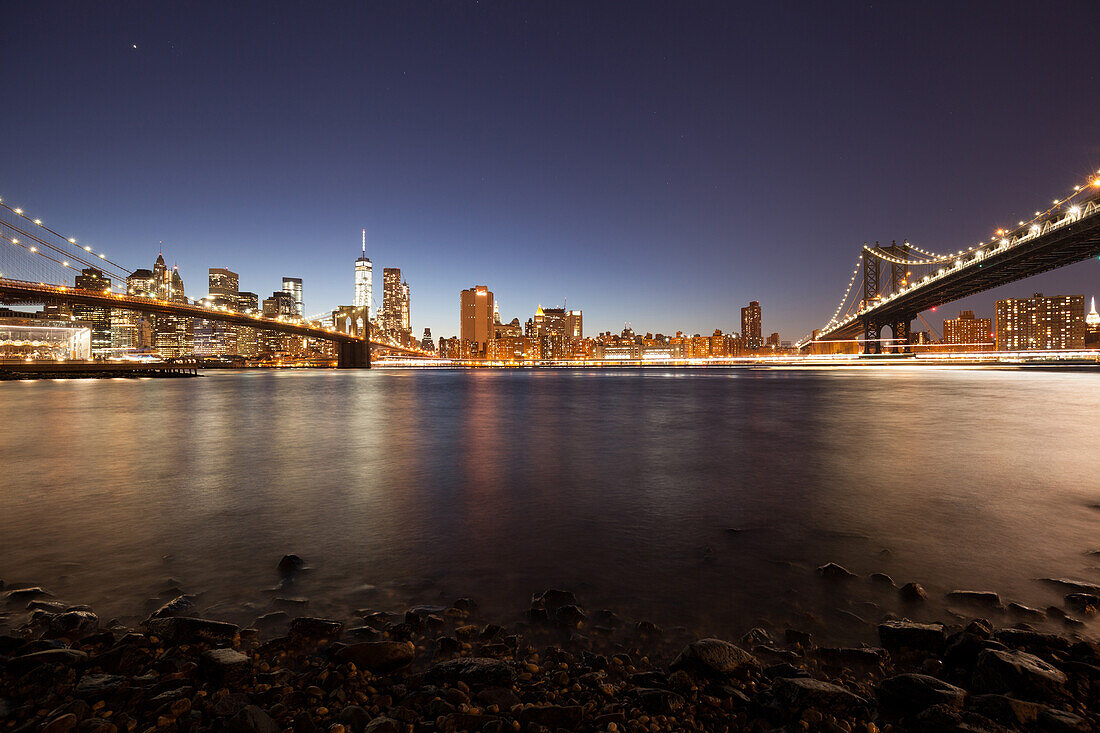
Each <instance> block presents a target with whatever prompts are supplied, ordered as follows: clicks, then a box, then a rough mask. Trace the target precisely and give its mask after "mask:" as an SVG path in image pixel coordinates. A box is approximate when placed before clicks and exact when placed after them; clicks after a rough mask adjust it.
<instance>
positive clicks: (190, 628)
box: [146, 616, 240, 644]
mask: <svg viewBox="0 0 1100 733" xmlns="http://www.w3.org/2000/svg"><path fill="white" fill-rule="evenodd" d="M146 627H147V628H148V629H149V633H150V634H153V635H154V636H157V637H159V638H161V639H163V640H164V641H166V642H168V643H170V644H187V643H193V642H197V641H204V642H208V643H214V644H217V643H225V642H231V641H233V640H234V638H235V637H236V636H237V634H238V633H239V632H240V627H239V626H237V625H235V624H229V623H225V622H224V621H211V620H209V619H204V618H192V617H190V616H172V617H169V618H158V619H150V620H149V621H147V622H146Z"/></svg>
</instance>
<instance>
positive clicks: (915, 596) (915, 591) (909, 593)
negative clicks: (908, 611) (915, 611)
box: [898, 583, 928, 603]
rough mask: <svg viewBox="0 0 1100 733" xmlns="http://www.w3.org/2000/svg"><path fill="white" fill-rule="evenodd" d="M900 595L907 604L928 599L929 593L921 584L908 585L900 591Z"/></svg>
mask: <svg viewBox="0 0 1100 733" xmlns="http://www.w3.org/2000/svg"><path fill="white" fill-rule="evenodd" d="M898 595H899V596H901V600H903V601H905V602H906V603H919V602H921V601H923V600H925V599H926V598H928V592H927V591H925V590H924V586H922V585H921V584H920V583H906V584H905V585H903V586H902V587H901V588H899V589H898Z"/></svg>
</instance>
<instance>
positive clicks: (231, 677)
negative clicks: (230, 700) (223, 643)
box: [199, 649, 252, 687]
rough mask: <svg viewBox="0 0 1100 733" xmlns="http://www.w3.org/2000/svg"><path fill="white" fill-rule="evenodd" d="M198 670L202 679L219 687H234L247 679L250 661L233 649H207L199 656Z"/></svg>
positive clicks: (249, 671) (250, 669)
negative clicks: (210, 681)
mask: <svg viewBox="0 0 1100 733" xmlns="http://www.w3.org/2000/svg"><path fill="white" fill-rule="evenodd" d="M199 669H200V671H201V672H202V674H203V676H204V677H206V678H207V679H209V680H212V681H213V682H215V683H216V684H218V685H220V686H223V687H226V686H233V687H236V686H239V685H241V684H243V683H244V682H245V681H246V680H247V679H248V677H249V674H250V673H251V671H252V661H251V660H250V659H249V657H248V655H247V654H242V653H241V652H239V651H237V650H235V649H208V650H206V651H204V652H203V653H202V655H201V656H199Z"/></svg>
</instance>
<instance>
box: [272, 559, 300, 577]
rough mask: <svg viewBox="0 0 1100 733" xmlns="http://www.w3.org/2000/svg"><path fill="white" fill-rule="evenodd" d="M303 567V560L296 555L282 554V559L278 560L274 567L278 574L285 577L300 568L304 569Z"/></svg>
mask: <svg viewBox="0 0 1100 733" xmlns="http://www.w3.org/2000/svg"><path fill="white" fill-rule="evenodd" d="M305 568H306V563H305V560H303V559H302V558H300V557H298V556H297V555H283V559H282V560H280V561H279V564H278V565H277V566H276V568H275V569H276V570H278V571H279V575H281V576H283V577H284V578H285V577H287V576H290V575H293V574H294V573H297V572H298V571H300V570H305Z"/></svg>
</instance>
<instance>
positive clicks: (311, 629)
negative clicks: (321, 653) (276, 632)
mask: <svg viewBox="0 0 1100 733" xmlns="http://www.w3.org/2000/svg"><path fill="white" fill-rule="evenodd" d="M343 631H344V625H343V624H342V623H340V622H339V621H334V620H333V619H328V618H312V617H303V618H296V619H294V620H293V621H291V622H290V629H289V631H288V632H287V633H288V634H289V635H290V637H291V638H292V639H303V640H310V641H320V640H322V639H325V640H329V641H335V640H336V639H339V638H340V634H342V633H343Z"/></svg>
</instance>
